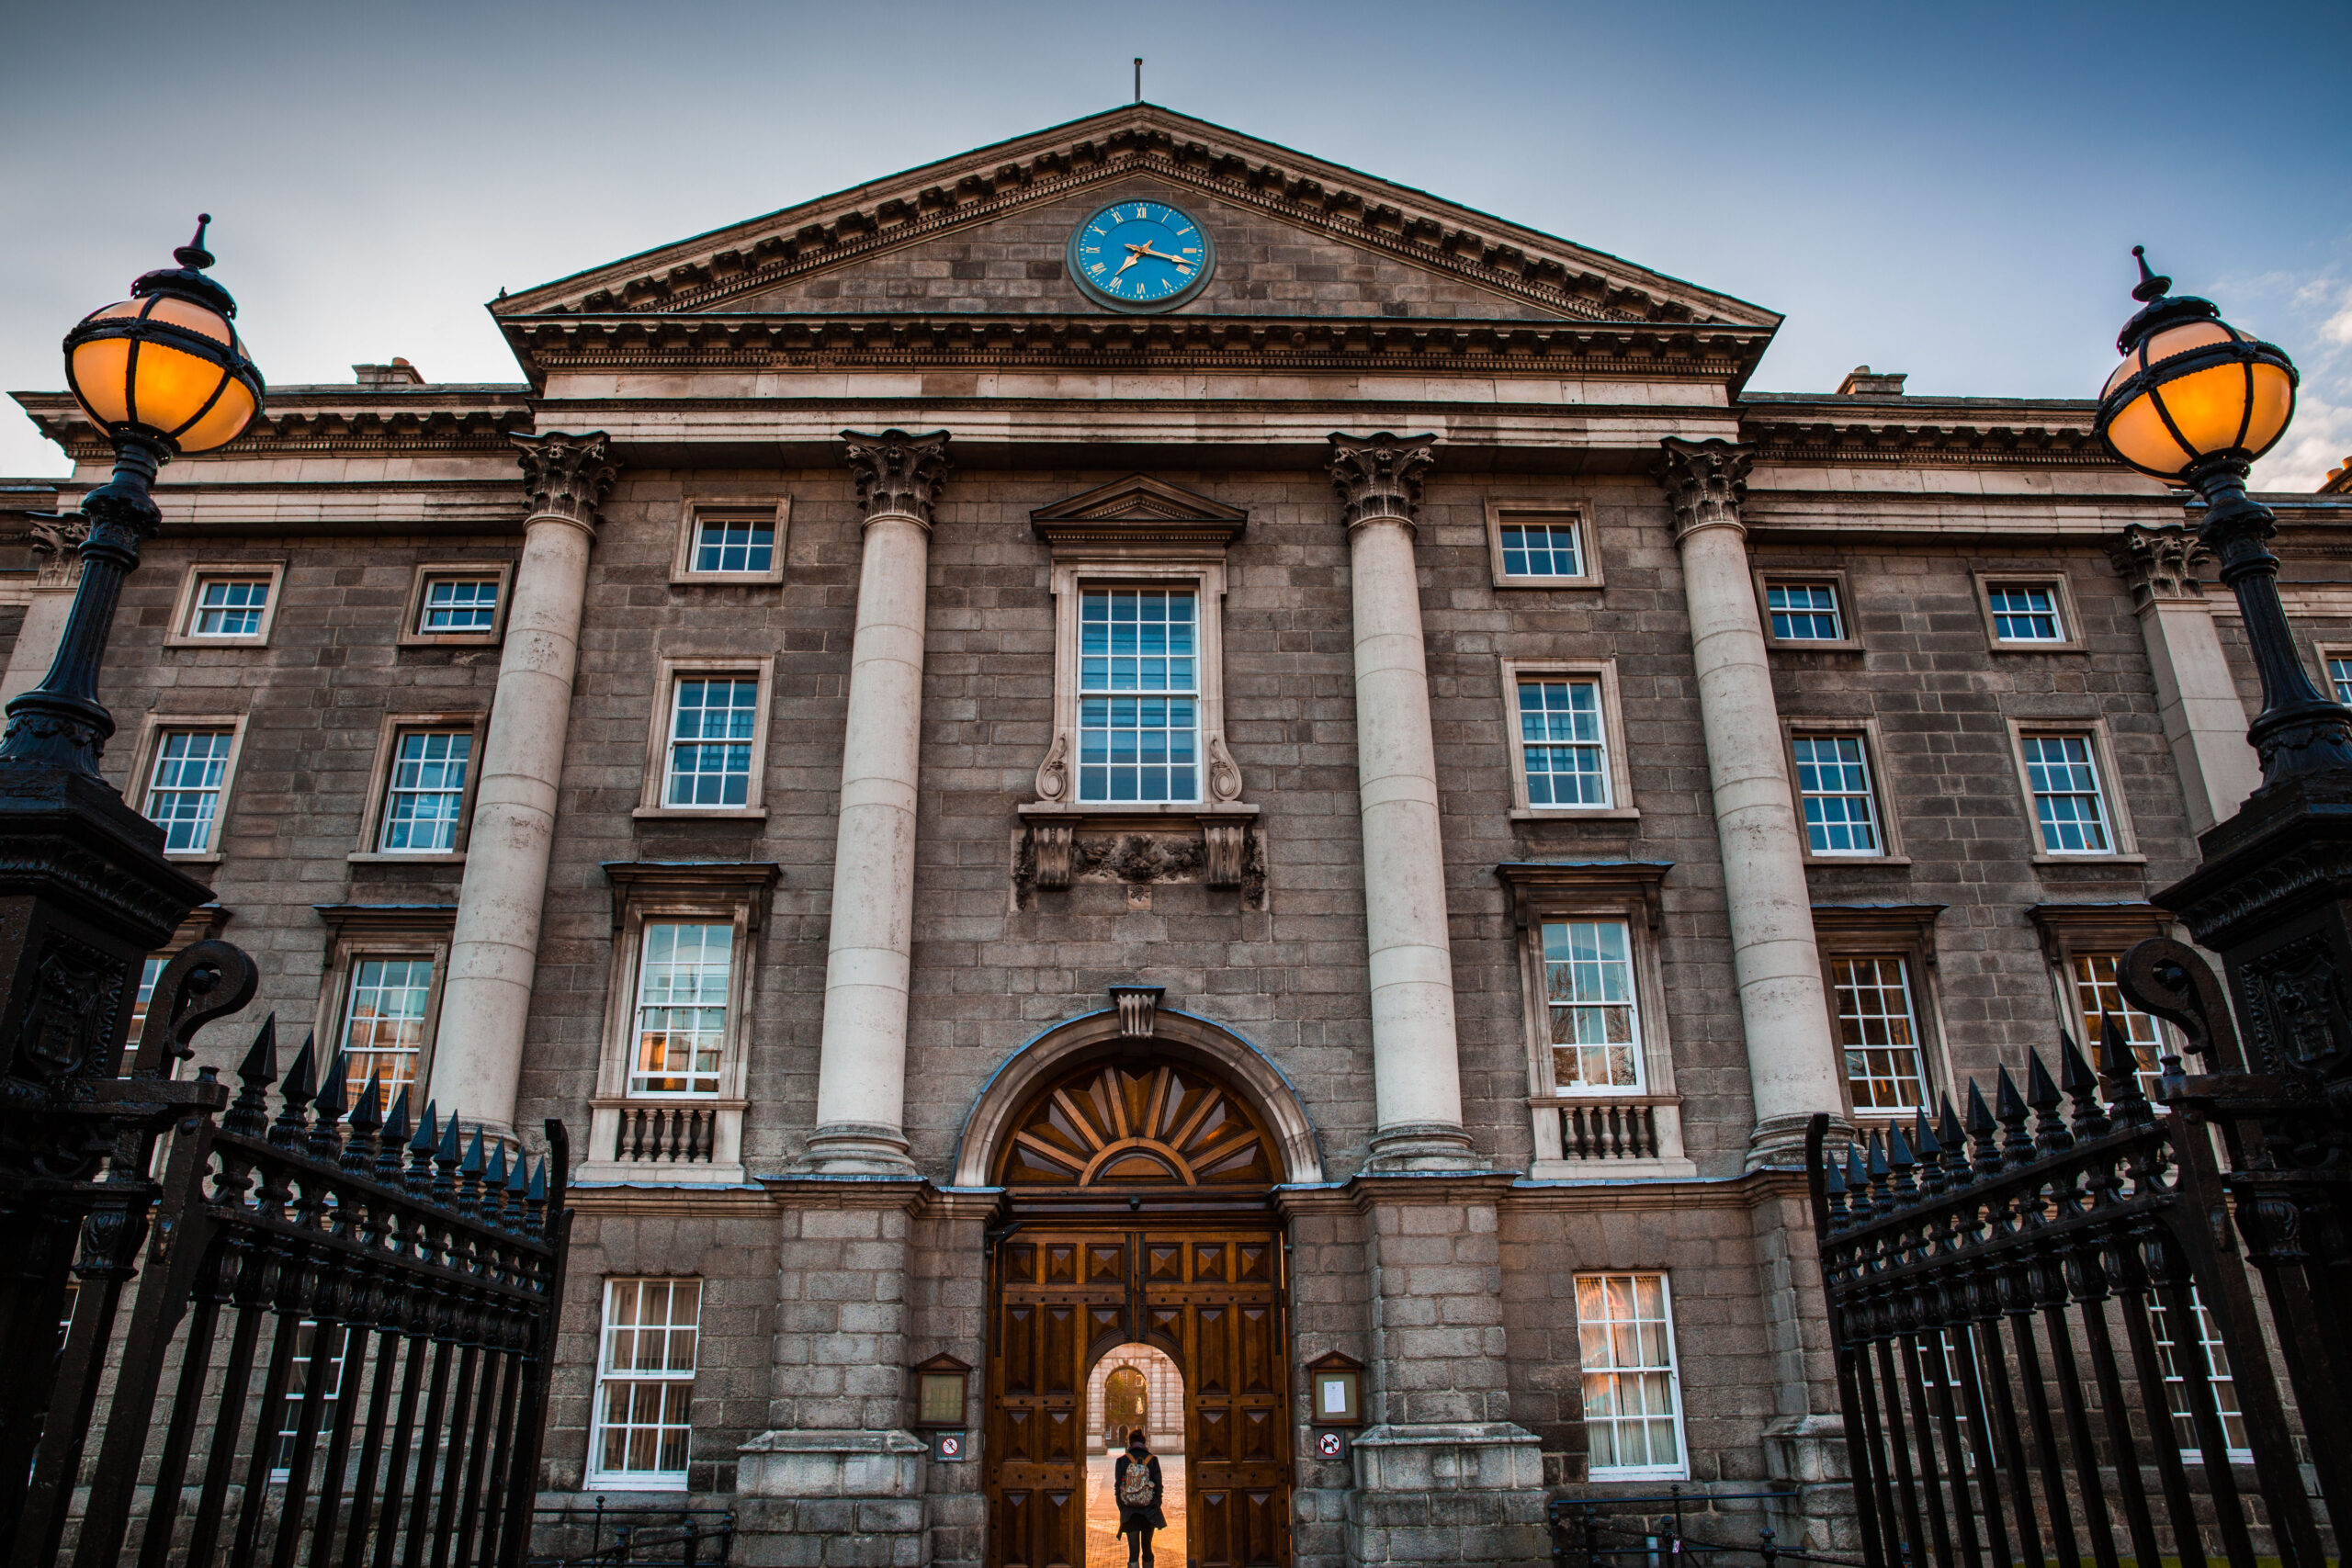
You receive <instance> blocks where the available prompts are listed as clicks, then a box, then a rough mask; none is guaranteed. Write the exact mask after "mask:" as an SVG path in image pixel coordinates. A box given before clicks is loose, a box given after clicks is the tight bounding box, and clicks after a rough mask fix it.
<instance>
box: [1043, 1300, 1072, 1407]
mask: <svg viewBox="0 0 2352 1568" xmlns="http://www.w3.org/2000/svg"><path fill="white" fill-rule="evenodd" d="M1040 1315H1041V1316H1043V1318H1044V1319H1045V1324H1044V1328H1045V1333H1044V1335H1043V1338H1044V1343H1043V1344H1042V1345H1041V1346H1040V1347H1039V1348H1038V1352H1037V1361H1038V1365H1039V1368H1040V1369H1041V1371H1042V1373H1043V1375H1042V1376H1041V1377H1040V1378H1039V1379H1038V1382H1040V1383H1041V1384H1042V1385H1043V1388H1044V1392H1046V1393H1049V1394H1075V1393H1077V1392H1078V1380H1079V1368H1078V1308H1076V1307H1074V1306H1069V1305H1064V1304H1062V1303H1051V1304H1049V1305H1047V1306H1046V1310H1045V1311H1044V1313H1043V1314H1040Z"/></svg>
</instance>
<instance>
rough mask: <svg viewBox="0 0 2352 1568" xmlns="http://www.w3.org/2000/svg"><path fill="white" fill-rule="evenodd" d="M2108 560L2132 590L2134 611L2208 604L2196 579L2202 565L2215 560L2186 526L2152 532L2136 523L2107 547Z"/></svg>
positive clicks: (2177, 524) (2193, 530) (2175, 525)
mask: <svg viewBox="0 0 2352 1568" xmlns="http://www.w3.org/2000/svg"><path fill="white" fill-rule="evenodd" d="M2107 558H2108V559H2109V560H2110V561H2112V562H2114V563H2115V570H2116V574H2117V575H2118V576H2120V577H2121V578H2122V579H2123V584H2124V586H2125V587H2127V588H2129V589H2131V607H2132V608H2133V609H2135V610H2140V609H2145V608H2147V606H2149V605H2151V604H2203V603H2205V584H2204V583H2202V582H2200V581H2198V578H2197V566H2198V563H2199V562H2200V561H2209V560H2211V559H2212V558H2213V552H2212V551H2211V550H2209V549H2207V548H2206V547H2205V541H2204V540H2202V539H2201V538H2199V537H2198V535H2197V530H2196V529H2194V528H2191V527H2189V526H2188V525H2187V524H2185V523H2173V524H2168V525H2165V526H2164V527H2161V528H2151V527H2149V526H2147V525H2145V524H2141V523H2133V524H2131V525H2129V526H2127V527H2126V528H2125V529H2124V530H2123V534H2122V536H2121V537H2120V538H2118V539H2116V540H2115V541H2114V542H2113V543H2111V544H2110V545H2109V546H2108V549H2107Z"/></svg>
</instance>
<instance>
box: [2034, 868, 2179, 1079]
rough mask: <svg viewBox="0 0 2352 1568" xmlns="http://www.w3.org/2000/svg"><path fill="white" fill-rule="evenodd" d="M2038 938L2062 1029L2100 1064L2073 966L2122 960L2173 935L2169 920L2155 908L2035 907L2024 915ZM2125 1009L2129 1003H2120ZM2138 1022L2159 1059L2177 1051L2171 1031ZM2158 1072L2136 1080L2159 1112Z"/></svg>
mask: <svg viewBox="0 0 2352 1568" xmlns="http://www.w3.org/2000/svg"><path fill="white" fill-rule="evenodd" d="M2026 918H2027V919H2030V920H2031V921H2032V922H2033V925H2034V929H2035V931H2037V932H2039V933H2040V935H2041V953H2042V957H2043V959H2044V960H2045V961H2046V962H2047V963H2048V964H2049V973H2050V978H2051V983H2052V986H2053V987H2055V989H2054V992H2053V995H2054V998H2055V999H2056V1001H2057V1003H2058V1019H2059V1022H2060V1025H2061V1026H2062V1027H2063V1028H2064V1030H2065V1031H2066V1032H2067V1033H2068V1034H2069V1035H2070V1036H2073V1037H2074V1038H2075V1041H2076V1043H2078V1044H2079V1045H2081V1047H2082V1049H2083V1052H2084V1055H2086V1056H2087V1057H2088V1058H2089V1059H2090V1061H2091V1063H2092V1065H2093V1066H2097V1065H2098V1060H2099V1058H2098V1046H2099V1036H2098V1029H2097V1026H2096V1025H2095V1024H2093V1023H2092V1021H2090V1019H2089V1018H2088V1016H2087V1015H2086V1013H2085V1012H2084V1010H2083V991H2082V981H2081V979H2080V977H2079V976H2078V975H2077V974H2076V965H2077V964H2079V963H2081V962H2082V961H2084V960H2086V959H2089V960H2099V959H2111V960H2120V957H2121V956H2122V954H2123V953H2127V952H2129V951H2130V950H2131V946H2132V944H2133V943H2134V942H2141V941H2143V940H2144V939H2145V938H2148V937H2152V936H2156V937H2163V936H2171V935H2173V934H2174V926H2173V921H2172V917H2171V916H2170V915H2169V914H2167V913H2166V912H2165V911H2164V910H2162V909H2159V908H2156V907H2155V906H2154V905H2153V904H2142V905H2136V906H2135V905H2117V904H2068V903H2055V904H2037V905H2035V906H2034V907H2033V908H2030V909H2028V910H2027V911H2026ZM2116 995H2117V999H2118V1001H2119V1002H2120V1001H2121V999H2122V993H2121V987H2120V986H2119V987H2117V988H2116ZM2123 1005H2124V1006H2125V1007H2127V1008H2128V1007H2129V1006H2130V1004H2129V1003H2128V1002H2127V1003H2123ZM2133 1018H2134V1020H2136V1021H2145V1022H2146V1023H2148V1024H2152V1025H2154V1030H2153V1034H2154V1039H2153V1042H2151V1043H2153V1044H2154V1048H2155V1051H2156V1053H2157V1055H2163V1054H2164V1053H2165V1052H2177V1051H2178V1050H2179V1048H2180V1044H2179V1041H2178V1039H2177V1036H2176V1035H2175V1034H2174V1032H2173V1030H2172V1026H2171V1025H2170V1024H2167V1023H2165V1021H2163V1020H2161V1019H2158V1018H2155V1017H2154V1016H2153V1015H2151V1014H2148V1013H2138V1012H2135V1013H2134V1014H2133ZM2156 1072H2157V1069H2156V1068H2155V1067H2154V1066H2151V1067H2150V1069H2149V1070H2148V1071H2146V1072H2143V1073H2142V1074H2141V1075H2140V1082H2141V1086H2142V1089H2143V1091H2144V1092H2145V1093H2146V1094H2147V1096H2148V1098H2149V1100H2152V1101H2155V1102H2156V1103H2157V1105H2158V1107H2159V1108H2160V1109H2161V1106H2162V1102H2161V1101H2158V1100H2156V1090H2155V1087H2154V1085H2155V1078H2156Z"/></svg>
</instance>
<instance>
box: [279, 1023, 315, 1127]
mask: <svg viewBox="0 0 2352 1568" xmlns="http://www.w3.org/2000/svg"><path fill="white" fill-rule="evenodd" d="M318 1092H319V1080H318V1077H317V1073H316V1069H315V1068H314V1067H313V1066H312V1065H311V1036H310V1035H307V1034H306V1035H304V1036H303V1037H302V1048H301V1049H300V1051H297V1052H295V1053H294V1065H293V1066H290V1067H288V1068H287V1069H286V1082H285V1084H284V1085H283V1086H282V1087H281V1088H280V1089H279V1090H278V1097H279V1100H280V1102H281V1103H280V1109H279V1111H278V1112H277V1121H275V1122H271V1123H270V1127H269V1141H270V1142H271V1143H273V1144H277V1145H284V1146H286V1147H289V1148H290V1147H295V1146H298V1145H300V1143H301V1141H302V1136H303V1134H305V1133H306V1132H307V1131H308V1130H309V1125H310V1122H309V1118H308V1116H307V1115H306V1114H305V1111H304V1108H305V1107H306V1106H308V1105H309V1104H310V1103H311V1100H312V1099H314V1098H315V1097H316V1096H317V1094H318Z"/></svg>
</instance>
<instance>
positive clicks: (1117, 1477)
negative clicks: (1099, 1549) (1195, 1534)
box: [1111, 1427, 1168, 1568]
mask: <svg viewBox="0 0 2352 1568" xmlns="http://www.w3.org/2000/svg"><path fill="white" fill-rule="evenodd" d="M1111 1495H1113V1496H1114V1497H1116V1498H1117V1499H1118V1500H1119V1533H1120V1534H1121V1535H1123V1536H1125V1537H1126V1538H1127V1564H1128V1568H1136V1565H1137V1564H1141V1568H1151V1562H1152V1557H1151V1532H1152V1531H1154V1530H1161V1529H1167V1528H1168V1515H1167V1513H1166V1512H1165V1511H1164V1510H1162V1509H1161V1507H1160V1506H1159V1460H1158V1459H1157V1458H1156V1457H1154V1456H1153V1454H1152V1452H1151V1445H1150V1444H1148V1443H1147V1442H1146V1441H1145V1440H1144V1435H1143V1428H1141V1427H1137V1428H1136V1429H1135V1430H1134V1431H1132V1432H1129V1433H1128V1434H1127V1451H1126V1452H1125V1453H1123V1454H1121V1455H1120V1456H1119V1462H1118V1463H1117V1464H1116V1465H1115V1466H1114V1467H1113V1469H1112V1471H1111Z"/></svg>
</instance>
